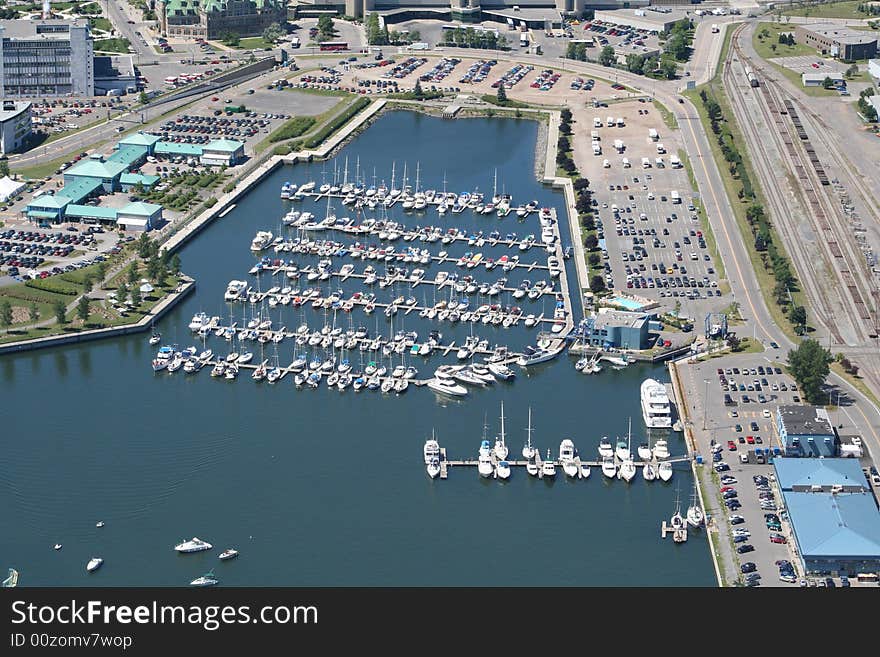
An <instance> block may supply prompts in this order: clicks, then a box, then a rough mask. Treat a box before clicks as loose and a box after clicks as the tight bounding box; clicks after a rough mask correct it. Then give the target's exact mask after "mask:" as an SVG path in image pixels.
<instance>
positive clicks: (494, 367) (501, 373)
mask: <svg viewBox="0 0 880 657" xmlns="http://www.w3.org/2000/svg"><path fill="white" fill-rule="evenodd" d="M486 367H487V368H488V370H489V371H490V372H491V373H492V374H493V375H494V376H495V377H496V378H498V379H501V380H502V381H510V380H511V379H513V378H515V377H516V372H514V371H513V370H512V369H510V368H509V367H508V366H507V365H504V364H503V363H489V364H488V365H487V366H486Z"/></svg>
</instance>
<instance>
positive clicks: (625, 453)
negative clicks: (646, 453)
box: [614, 438, 632, 461]
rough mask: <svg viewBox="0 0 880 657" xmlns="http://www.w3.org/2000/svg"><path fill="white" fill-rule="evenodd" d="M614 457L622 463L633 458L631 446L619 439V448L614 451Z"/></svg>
mask: <svg viewBox="0 0 880 657" xmlns="http://www.w3.org/2000/svg"><path fill="white" fill-rule="evenodd" d="M614 455H615V456H616V457H617V458H618V459H619V460H621V461H626V460H627V459H631V458H632V452H630V449H629V444H628V443H627V441H626V440H624V439H623V438H618V439H617V447H616V448H615V449H614Z"/></svg>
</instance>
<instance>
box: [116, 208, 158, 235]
mask: <svg viewBox="0 0 880 657" xmlns="http://www.w3.org/2000/svg"><path fill="white" fill-rule="evenodd" d="M161 222H162V206H161V205H154V204H153V203H143V202H135V203H129V204H128V205H126V206H125V207H123V208H120V209H119V210H118V211H117V213H116V223H117V224H118V225H119V227H120V228H122V229H123V230H141V231H148V230H151V229H153V228H157V227H158V226H159V224H160V223H161Z"/></svg>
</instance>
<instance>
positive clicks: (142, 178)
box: [119, 173, 161, 192]
mask: <svg viewBox="0 0 880 657" xmlns="http://www.w3.org/2000/svg"><path fill="white" fill-rule="evenodd" d="M159 180H161V179H160V178H159V176H148V175H146V174H143V173H123V174H122V175H121V176H120V177H119V185H120V187H122V191H123V192H128V191H131V189H132V188H134V187H136V186H137V185H138V183H140V184H141V185H142V186H143V188H144V189H150V188H151V187H152V186H153V185H155V184H156V183H157V182H159Z"/></svg>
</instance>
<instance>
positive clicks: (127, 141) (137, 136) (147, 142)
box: [116, 132, 161, 155]
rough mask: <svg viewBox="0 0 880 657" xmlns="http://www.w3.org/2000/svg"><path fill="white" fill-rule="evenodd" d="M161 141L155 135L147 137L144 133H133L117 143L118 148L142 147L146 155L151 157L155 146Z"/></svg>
mask: <svg viewBox="0 0 880 657" xmlns="http://www.w3.org/2000/svg"><path fill="white" fill-rule="evenodd" d="M159 141H161V138H160V137H157V136H156V135H149V134H147V133H146V132H135V133H133V134H130V135H128V136H127V137H123V138H122V139H120V140H119V141H118V142H116V143H117V145H118V146H143V147H144V148H146V149H147V155H153V151H154V149H155V147H156V144H158V143H159Z"/></svg>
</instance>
